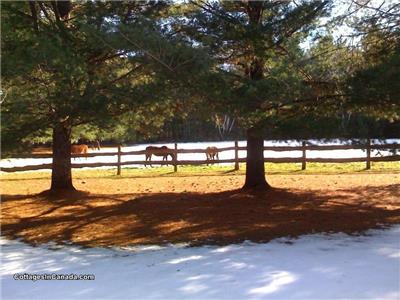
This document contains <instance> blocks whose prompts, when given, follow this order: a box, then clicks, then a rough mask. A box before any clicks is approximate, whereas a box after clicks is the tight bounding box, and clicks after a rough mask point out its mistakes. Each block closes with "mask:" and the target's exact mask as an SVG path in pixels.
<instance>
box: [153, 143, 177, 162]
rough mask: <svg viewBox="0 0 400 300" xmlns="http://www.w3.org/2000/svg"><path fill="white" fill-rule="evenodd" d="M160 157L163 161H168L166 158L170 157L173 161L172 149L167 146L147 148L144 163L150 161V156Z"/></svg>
mask: <svg viewBox="0 0 400 300" xmlns="http://www.w3.org/2000/svg"><path fill="white" fill-rule="evenodd" d="M152 155H155V156H162V157H163V161H164V160H166V161H168V156H169V155H170V156H171V159H172V160H174V158H175V154H174V150H173V149H169V148H168V147H167V146H161V147H155V146H148V147H147V148H146V161H151V156H152Z"/></svg>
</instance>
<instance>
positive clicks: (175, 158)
mask: <svg viewBox="0 0 400 300" xmlns="http://www.w3.org/2000/svg"><path fill="white" fill-rule="evenodd" d="M173 158H174V159H173V164H174V172H178V143H175V150H174V157H173Z"/></svg>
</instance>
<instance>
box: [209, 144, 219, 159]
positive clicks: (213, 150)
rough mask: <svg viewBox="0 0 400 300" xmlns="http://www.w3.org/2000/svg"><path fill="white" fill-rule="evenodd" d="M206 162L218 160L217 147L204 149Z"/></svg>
mask: <svg viewBox="0 0 400 300" xmlns="http://www.w3.org/2000/svg"><path fill="white" fill-rule="evenodd" d="M206 156H207V160H215V159H217V160H219V157H218V148H217V147H207V149H206Z"/></svg>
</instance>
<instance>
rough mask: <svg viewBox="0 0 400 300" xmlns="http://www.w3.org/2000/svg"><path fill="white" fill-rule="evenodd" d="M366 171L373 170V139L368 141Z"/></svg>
mask: <svg viewBox="0 0 400 300" xmlns="http://www.w3.org/2000/svg"><path fill="white" fill-rule="evenodd" d="M365 169H366V170H369V169H371V139H368V140H367V160H366V167H365Z"/></svg>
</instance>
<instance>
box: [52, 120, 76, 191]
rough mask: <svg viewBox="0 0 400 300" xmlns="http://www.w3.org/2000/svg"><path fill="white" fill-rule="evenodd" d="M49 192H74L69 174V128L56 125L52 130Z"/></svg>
mask: <svg viewBox="0 0 400 300" xmlns="http://www.w3.org/2000/svg"><path fill="white" fill-rule="evenodd" d="M50 190H51V191H60V190H69V191H73V190H75V188H74V186H73V185H72V173H71V126H69V125H67V124H64V123H57V124H55V125H54V128H53V166H52V173H51V188H50Z"/></svg>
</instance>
